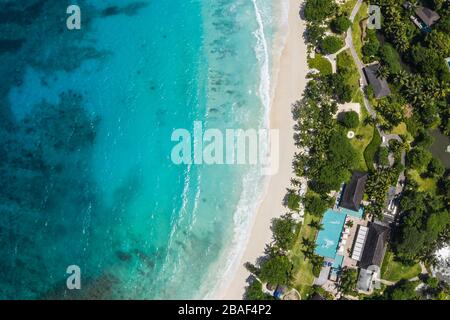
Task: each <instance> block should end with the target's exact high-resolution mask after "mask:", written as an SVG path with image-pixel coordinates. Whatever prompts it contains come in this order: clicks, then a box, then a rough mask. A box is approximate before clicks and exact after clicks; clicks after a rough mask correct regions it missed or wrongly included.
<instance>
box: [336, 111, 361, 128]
mask: <svg viewBox="0 0 450 320" xmlns="http://www.w3.org/2000/svg"><path fill="white" fill-rule="evenodd" d="M339 122H341V123H342V125H343V126H344V127H346V128H348V129H354V128H357V127H358V126H359V114H358V113H357V112H355V111H348V112H344V113H343V114H342V115H340V119H339Z"/></svg>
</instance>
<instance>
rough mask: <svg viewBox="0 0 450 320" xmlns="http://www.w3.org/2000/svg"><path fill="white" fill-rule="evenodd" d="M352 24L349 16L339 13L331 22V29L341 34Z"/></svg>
mask: <svg viewBox="0 0 450 320" xmlns="http://www.w3.org/2000/svg"><path fill="white" fill-rule="evenodd" d="M351 25H352V22H351V21H350V20H349V19H348V17H347V16H344V15H339V16H337V17H336V18H334V19H333V20H332V21H331V23H330V27H331V30H333V31H334V32H335V33H338V34H341V33H344V32H345V31H347V30H348V28H350V26H351Z"/></svg>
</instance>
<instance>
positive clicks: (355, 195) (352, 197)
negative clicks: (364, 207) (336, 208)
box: [340, 171, 368, 211]
mask: <svg viewBox="0 0 450 320" xmlns="http://www.w3.org/2000/svg"><path fill="white" fill-rule="evenodd" d="M367 178H368V174H367V173H366V172H360V171H355V172H353V175H352V179H351V180H350V182H349V183H348V184H347V185H346V186H345V189H344V193H343V195H342V198H341V203H340V206H341V207H343V208H346V209H348V210H352V211H359V209H360V207H361V201H362V199H363V196H364V190H365V187H366V182H367Z"/></svg>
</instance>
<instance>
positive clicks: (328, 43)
mask: <svg viewBox="0 0 450 320" xmlns="http://www.w3.org/2000/svg"><path fill="white" fill-rule="evenodd" d="M319 46H320V49H322V51H323V52H324V53H325V54H332V53H336V52H338V51H339V49H341V48H342V47H343V46H344V40H342V38H340V37H336V36H326V37H325V38H323V39H322V40H321V41H320V44H319Z"/></svg>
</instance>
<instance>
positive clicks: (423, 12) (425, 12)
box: [414, 7, 440, 28]
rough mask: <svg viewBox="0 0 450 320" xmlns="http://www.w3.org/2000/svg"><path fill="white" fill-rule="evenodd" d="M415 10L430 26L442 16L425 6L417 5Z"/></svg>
mask: <svg viewBox="0 0 450 320" xmlns="http://www.w3.org/2000/svg"><path fill="white" fill-rule="evenodd" d="M414 12H415V13H416V15H417V16H418V17H419V18H420V20H421V21H422V22H423V23H424V24H425V25H426V26H427V27H428V28H429V27H431V26H432V25H433V24H435V23H436V22H437V21H438V20H439V18H440V16H439V15H438V14H437V13H436V12H434V11H433V10H431V9H428V8H425V7H417V8H416V10H414Z"/></svg>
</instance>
